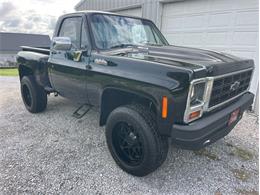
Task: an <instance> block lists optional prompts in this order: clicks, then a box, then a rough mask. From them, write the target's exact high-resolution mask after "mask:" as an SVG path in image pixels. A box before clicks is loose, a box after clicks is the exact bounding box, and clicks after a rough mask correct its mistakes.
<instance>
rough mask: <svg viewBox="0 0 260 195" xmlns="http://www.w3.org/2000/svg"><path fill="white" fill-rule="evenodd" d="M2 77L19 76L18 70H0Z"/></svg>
mask: <svg viewBox="0 0 260 195" xmlns="http://www.w3.org/2000/svg"><path fill="white" fill-rule="evenodd" d="M0 76H18V70H17V68H0Z"/></svg>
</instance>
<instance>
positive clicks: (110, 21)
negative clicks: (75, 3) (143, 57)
mask: <svg viewBox="0 0 260 195" xmlns="http://www.w3.org/2000/svg"><path fill="white" fill-rule="evenodd" d="M91 28H92V32H93V35H94V39H95V43H96V46H97V47H98V48H99V49H112V48H117V47H127V46H132V45H167V44H168V43H167V42H166V40H165V39H164V38H163V37H162V35H161V34H160V32H159V31H158V30H157V29H156V27H155V25H154V24H153V23H151V22H149V21H147V20H142V19H136V18H130V17H126V16H116V15H105V14H94V15H92V17H91Z"/></svg>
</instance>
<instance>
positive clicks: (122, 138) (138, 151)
mask: <svg viewBox="0 0 260 195" xmlns="http://www.w3.org/2000/svg"><path fill="white" fill-rule="evenodd" d="M112 142H113V146H114V148H115V150H116V152H117V153H118V154H119V155H120V156H121V158H122V159H123V160H124V161H125V162H126V163H127V164H129V165H130V166H136V165H139V164H140V163H141V162H142V159H143V140H142V138H141V137H140V135H139V133H138V132H137V131H136V129H135V128H134V127H133V126H131V125H129V124H127V123H126V122H119V123H118V124H117V125H116V126H115V128H114V129H113V135H112Z"/></svg>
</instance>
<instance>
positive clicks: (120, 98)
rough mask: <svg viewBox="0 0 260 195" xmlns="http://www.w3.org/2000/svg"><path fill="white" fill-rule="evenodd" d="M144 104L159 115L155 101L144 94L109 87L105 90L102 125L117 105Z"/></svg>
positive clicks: (102, 102) (102, 99) (101, 116)
mask: <svg viewBox="0 0 260 195" xmlns="http://www.w3.org/2000/svg"><path fill="white" fill-rule="evenodd" d="M133 103H138V104H142V105H143V106H145V107H146V108H148V109H149V110H151V111H152V112H153V113H154V114H155V116H157V109H156V105H155V104H154V102H153V101H152V100H151V99H149V98H147V97H145V96H142V95H138V94H135V93H132V92H127V91H123V90H119V89H107V90H105V91H104V92H103V94H102V98H101V108H100V111H101V112H100V121H99V123H100V126H103V125H105V124H106V121H107V118H108V116H109V114H110V113H111V112H112V111H113V110H114V109H115V108H117V107H119V106H122V105H127V104H133Z"/></svg>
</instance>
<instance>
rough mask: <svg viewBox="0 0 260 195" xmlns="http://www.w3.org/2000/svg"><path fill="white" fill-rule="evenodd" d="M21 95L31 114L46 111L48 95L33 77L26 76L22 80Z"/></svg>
mask: <svg viewBox="0 0 260 195" xmlns="http://www.w3.org/2000/svg"><path fill="white" fill-rule="evenodd" d="M21 95H22V99H23V103H24V105H25V107H26V109H27V110H28V111H29V112H31V113H38V112H42V111H44V110H45V108H46V106H47V93H46V92H45V90H44V89H43V87H41V86H39V85H38V84H37V83H36V81H35V78H34V77H33V76H31V75H30V76H24V77H22V80H21Z"/></svg>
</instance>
